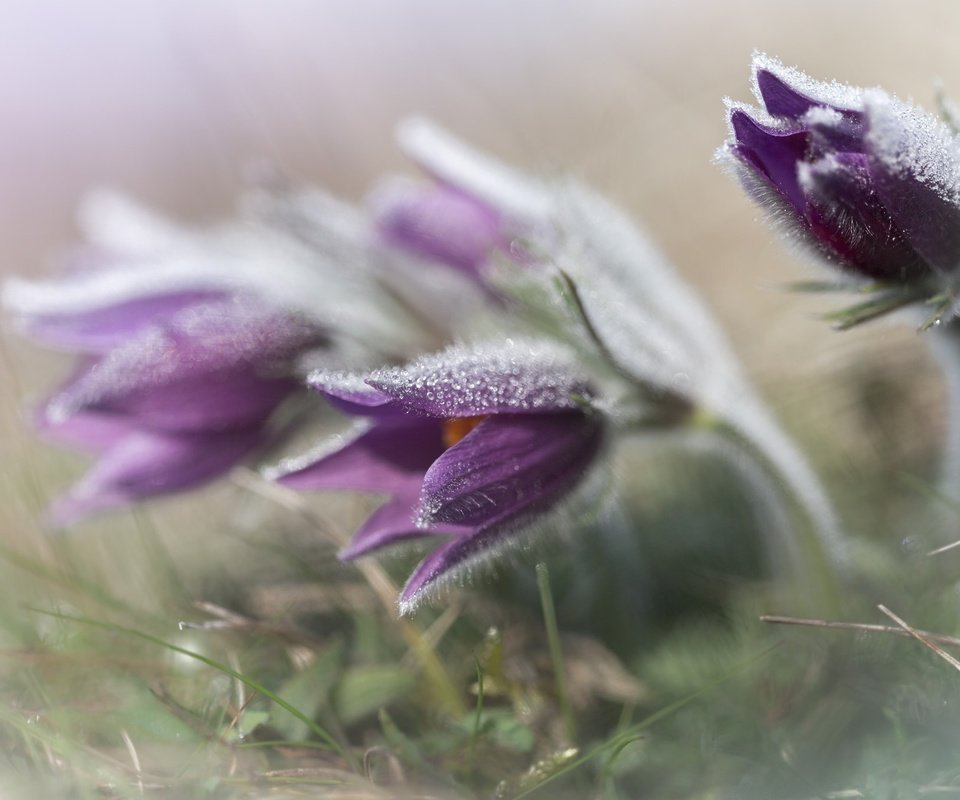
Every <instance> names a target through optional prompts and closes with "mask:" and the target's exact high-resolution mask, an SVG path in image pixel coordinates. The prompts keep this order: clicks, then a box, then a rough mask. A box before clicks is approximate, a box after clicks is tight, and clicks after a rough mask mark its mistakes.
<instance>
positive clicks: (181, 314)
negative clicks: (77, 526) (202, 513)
mask: <svg viewBox="0 0 960 800" xmlns="http://www.w3.org/2000/svg"><path fill="white" fill-rule="evenodd" d="M103 203H106V206H104V205H103ZM96 204H100V208H99V210H98V211H97V212H96V213H95V214H93V218H94V219H93V222H92V223H89V224H88V227H89V228H90V230H89V231H88V233H89V238H90V240H91V247H90V249H89V250H88V251H86V252H85V253H83V254H81V255H80V256H78V257H77V258H75V259H74V261H73V262H72V263H71V265H70V266H71V267H72V269H71V270H69V271H68V272H67V274H65V275H64V276H63V277H62V278H60V279H58V280H55V281H50V282H47V283H30V282H26V281H10V282H9V283H8V284H7V286H6V287H5V292H4V302H5V304H6V305H7V307H8V308H10V309H11V310H14V311H16V312H17V314H18V321H19V323H20V325H21V327H22V328H23V329H24V331H25V332H26V333H27V334H28V335H29V336H31V337H32V338H34V339H37V340H39V341H41V342H43V343H45V344H48V345H51V346H54V347H57V348H59V349H63V350H67V351H69V352H73V353H75V354H77V356H78V366H77V368H76V369H75V372H74V375H73V376H72V377H71V378H70V379H69V380H68V381H67V383H66V384H65V385H64V386H62V387H61V388H60V389H59V390H58V391H57V392H56V393H55V394H54V396H53V397H52V398H50V399H49V400H48V402H47V403H45V405H44V407H43V408H42V409H41V410H40V412H39V414H38V424H39V427H40V429H41V431H42V432H44V433H45V434H46V435H47V436H48V437H49V438H51V439H52V440H54V441H57V442H60V443H63V444H67V445H71V446H76V447H80V448H81V449H84V450H87V451H89V452H91V453H93V454H94V455H95V456H96V457H97V461H96V463H95V464H94V466H93V467H92V468H91V469H90V470H89V471H88V473H87V474H86V475H85V476H84V477H83V478H82V479H81V480H80V481H79V482H78V483H77V484H76V485H75V486H74V487H72V488H71V489H70V490H69V491H68V492H67V494H66V495H65V496H63V497H62V498H61V499H60V500H59V501H58V502H57V503H56V504H55V506H54V509H53V512H52V521H53V522H54V524H57V525H65V524H67V523H70V522H72V521H74V520H77V519H79V518H82V517H84V516H87V515H89V514H91V513H94V512H97V511H101V510H106V509H109V508H114V507H117V506H122V505H126V504H129V503H132V502H135V501H137V500H139V499H141V498H145V497H150V496H153V495H158V494H165V493H170V492H176V491H183V490H186V489H190V488H193V487H196V486H199V485H201V484H203V483H206V482H207V481H210V480H212V479H214V478H216V477H218V476H220V475H222V474H223V473H225V472H226V471H228V470H229V469H231V468H232V467H234V466H235V465H237V464H238V463H240V462H241V461H243V460H244V459H246V458H247V457H249V456H250V455H251V454H252V453H254V452H255V451H257V450H258V449H260V448H262V447H264V446H266V445H268V444H269V443H270V442H271V440H272V436H273V433H274V431H273V427H274V426H273V422H274V412H275V411H276V410H277V408H278V407H279V406H280V405H281V404H282V403H283V402H284V401H285V400H286V399H287V398H289V397H290V396H291V395H293V394H295V393H296V392H298V391H299V392H301V393H304V394H305V389H304V388H303V383H302V376H303V374H304V373H305V371H306V370H305V369H301V368H300V366H299V363H298V362H299V361H300V360H301V359H303V358H306V357H307V356H308V355H309V354H311V353H323V352H325V351H326V349H327V347H328V345H329V337H328V333H327V331H326V330H325V328H324V327H323V326H322V325H321V324H320V323H319V322H318V320H316V319H312V318H310V317H308V316H306V315H304V314H301V313H298V312H296V311H295V310H290V309H289V308H288V307H287V306H286V305H285V304H281V298H279V297H277V296H272V295H270V294H269V293H268V292H266V291H258V289H257V286H256V283H255V281H253V280H245V278H244V274H245V273H246V274H247V275H249V276H252V275H254V274H257V272H258V271H259V270H260V269H262V270H264V271H266V272H267V275H269V274H270V268H271V265H272V264H273V260H274V259H281V260H285V257H286V256H289V255H290V253H289V252H288V251H287V250H285V249H284V248H283V247H281V246H279V243H278V242H276V241H272V240H271V238H270V236H269V235H268V234H267V233H266V232H261V231H253V230H250V231H246V232H244V233H239V232H237V231H234V232H232V233H230V234H229V235H224V238H223V240H221V241H214V240H215V239H216V238H217V237H214V236H207V237H201V236H197V235H195V234H190V233H188V232H185V231H182V230H180V229H177V228H175V227H174V226H172V225H169V224H168V223H165V222H163V221H161V220H158V219H155V218H152V217H151V216H150V215H148V214H147V213H146V212H141V211H139V210H137V209H133V208H132V207H126V206H125V205H123V204H122V201H119V200H116V199H109V200H103V199H100V200H97V201H95V205H96ZM228 241H229V244H228ZM241 253H243V254H244V255H243V256H242V257H241V256H240V254H241ZM245 259H249V260H250V262H251V263H249V264H248V262H247V261H245ZM285 263H286V262H285ZM294 263H295V261H294ZM276 274H277V273H274V275H275V276H276ZM265 277H266V276H265Z"/></svg>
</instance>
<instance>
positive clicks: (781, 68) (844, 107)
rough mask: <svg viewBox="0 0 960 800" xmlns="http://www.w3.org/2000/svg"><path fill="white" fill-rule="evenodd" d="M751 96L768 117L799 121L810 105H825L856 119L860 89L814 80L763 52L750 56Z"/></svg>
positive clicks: (861, 103) (861, 95)
mask: <svg viewBox="0 0 960 800" xmlns="http://www.w3.org/2000/svg"><path fill="white" fill-rule="evenodd" d="M751 69H752V73H753V93H754V95H755V96H756V98H757V100H759V101H760V102H761V103H762V104H763V105H764V106H765V108H766V109H767V112H768V113H769V114H770V115H771V116H775V117H785V118H788V119H794V120H796V119H799V118H800V117H801V116H802V115H803V114H804V113H805V112H806V111H807V110H808V109H810V108H811V107H813V106H826V107H829V108H833V109H836V110H838V111H842V112H843V113H844V114H845V115H847V116H849V117H850V118H851V119H856V117H857V115H858V114H860V112H862V110H863V89H860V88H858V87H856V86H850V85H848V84H845V83H840V82H838V81H818V80H815V79H813V78H811V77H810V76H809V75H806V74H805V73H803V72H801V71H800V70H798V69H795V68H793V67H787V66H785V65H784V64H783V62H782V61H780V60H779V59H776V58H772V57H771V56H768V55H767V54H766V53H754V55H753V61H752V64H751Z"/></svg>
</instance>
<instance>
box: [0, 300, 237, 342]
mask: <svg viewBox="0 0 960 800" xmlns="http://www.w3.org/2000/svg"><path fill="white" fill-rule="evenodd" d="M11 285H14V284H13V283H11ZM8 288H10V287H9V286H8ZM219 296H220V295H219V294H218V293H217V292H213V291H207V292H204V291H183V292H170V293H161V294H155V295H145V296H143V297H137V298H133V299H130V300H124V301H121V302H119V303H115V304H112V305H106V306H103V307H101V308H94V309H90V310H87V311H79V312H68V313H61V314H35V315H32V316H28V315H23V316H22V317H21V319H20V323H21V325H22V326H23V329H24V333H25V334H26V335H27V336H29V337H31V338H33V339H36V340H38V341H40V342H43V343H44V344H46V345H48V346H52V347H60V348H64V349H68V350H77V351H81V352H87V353H106V352H108V351H109V350H112V349H113V348H114V347H117V346H118V345H121V344H123V343H124V342H126V341H128V340H129V339H130V337H131V336H133V335H134V334H135V333H137V332H138V331H140V330H141V329H143V328H145V327H147V326H148V325H150V324H151V323H153V322H156V321H158V320H162V319H165V318H168V317H171V316H174V315H176V314H177V313H179V312H180V311H183V310H184V309H185V308H188V307H190V306H194V305H198V304H200V303H207V302H210V301H211V300H213V299H215V298H217V297H219Z"/></svg>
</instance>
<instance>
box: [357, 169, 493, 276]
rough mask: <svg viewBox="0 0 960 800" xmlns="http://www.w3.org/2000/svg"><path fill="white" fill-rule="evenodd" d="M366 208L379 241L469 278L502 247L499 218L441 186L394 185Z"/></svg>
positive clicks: (452, 190) (376, 195)
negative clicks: (468, 275)
mask: <svg viewBox="0 0 960 800" xmlns="http://www.w3.org/2000/svg"><path fill="white" fill-rule="evenodd" d="M370 206H371V210H372V212H373V215H374V223H375V224H376V227H377V230H378V231H379V233H380V235H381V236H382V237H383V239H384V241H386V242H387V243H389V244H391V245H393V246H396V247H400V248H402V249H404V250H407V251H410V252H412V253H414V254H416V255H418V256H420V257H422V258H425V259H428V260H433V261H439V262H441V263H444V264H448V265H450V266H454V267H457V268H459V269H462V270H464V271H466V272H468V273H476V271H477V270H478V269H479V268H480V267H481V266H482V265H483V263H484V262H485V261H486V260H487V258H488V257H489V255H490V253H491V252H492V251H493V250H494V249H495V248H496V247H497V246H498V245H500V243H501V235H500V232H501V219H500V214H499V213H497V211H496V210H495V209H493V208H491V207H490V206H488V205H486V204H485V203H482V202H480V201H479V200H477V199H476V198H474V197H471V196H470V195H467V194H464V193H463V192H461V191H458V190H456V189H453V188H450V187H449V186H445V185H443V184H412V183H408V182H406V181H403V182H400V181H397V182H393V183H390V184H388V185H385V186H383V187H382V188H381V189H380V190H379V191H377V192H376V193H375V194H374V195H373V197H372V198H371V201H370Z"/></svg>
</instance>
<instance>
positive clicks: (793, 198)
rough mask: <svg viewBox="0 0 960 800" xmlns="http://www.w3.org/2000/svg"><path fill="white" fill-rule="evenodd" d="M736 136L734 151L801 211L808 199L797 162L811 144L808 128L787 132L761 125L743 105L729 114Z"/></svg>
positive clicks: (802, 157)
mask: <svg viewBox="0 0 960 800" xmlns="http://www.w3.org/2000/svg"><path fill="white" fill-rule="evenodd" d="M730 124H731V125H732V126H733V132H734V136H735V139H736V142H735V144H734V145H733V151H734V153H735V154H736V155H737V156H738V157H739V158H741V159H742V160H743V161H745V162H746V163H747V164H749V165H750V166H752V167H754V168H755V169H756V170H758V171H759V172H760V173H761V174H763V175H765V176H766V177H767V179H768V180H769V181H770V183H771V184H772V185H773V186H774V187H775V188H776V189H777V191H779V192H780V194H782V195H783V196H784V197H785V198H786V199H787V200H788V201H789V202H790V204H791V205H792V206H793V207H794V209H796V211H797V212H798V213H800V214H802V213H803V212H804V207H805V205H806V201H805V200H804V196H803V191H802V190H801V188H800V184H799V182H798V180H797V164H798V163H799V162H801V161H803V159H804V157H805V156H806V154H807V150H808V147H809V144H810V135H809V134H808V133H807V132H806V131H784V130H780V129H778V128H771V127H768V126H765V125H761V124H760V123H759V122H757V121H756V120H755V119H753V118H752V117H751V116H750V115H749V114H747V113H746V112H745V111H744V110H743V109H742V108H735V109H733V111H732V112H731V114H730Z"/></svg>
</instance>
